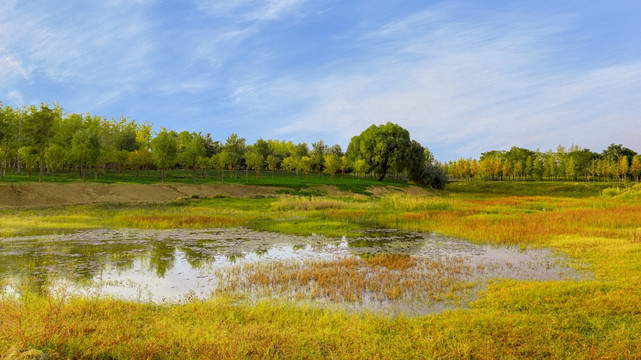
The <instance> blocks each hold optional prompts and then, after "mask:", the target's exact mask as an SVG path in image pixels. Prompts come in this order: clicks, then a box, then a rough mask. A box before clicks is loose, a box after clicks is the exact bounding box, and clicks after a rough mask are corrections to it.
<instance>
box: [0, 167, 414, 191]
mask: <svg viewBox="0 0 641 360" xmlns="http://www.w3.org/2000/svg"><path fill="white" fill-rule="evenodd" d="M168 174H169V176H168V178H167V179H165V183H176V184H193V183H194V180H193V176H192V172H191V171H186V170H172V171H168ZM221 175H222V174H221V172H220V171H214V170H207V171H205V172H201V171H200V170H198V171H197V172H196V183H197V184H221V183H226V184H247V185H260V186H276V187H283V188H289V189H291V191H289V193H292V194H299V192H300V191H301V189H303V190H302V191H303V193H302V195H313V194H314V193H313V192H311V193H310V192H309V189H306V188H308V187H310V186H314V185H334V186H336V187H338V189H339V190H342V191H349V192H353V193H360V194H365V193H366V188H367V187H368V186H380V185H381V184H383V185H392V186H397V187H406V186H407V181H405V180H396V179H394V178H393V177H392V176H390V175H388V176H387V178H386V179H385V180H384V181H383V182H382V183H381V182H378V181H377V179H376V178H374V177H368V178H362V177H356V176H354V175H345V176H341V175H340V174H337V175H336V176H335V177H334V179H331V178H330V176H329V175H327V174H318V173H310V174H308V175H307V176H305V174H304V173H303V172H300V173H299V174H298V175H296V173H294V172H291V173H288V172H285V171H273V172H272V171H263V172H261V173H260V176H259V177H257V176H256V173H255V172H254V171H248V172H246V171H244V170H234V171H230V170H226V171H225V172H224V176H221ZM43 180H44V181H45V182H47V183H56V184H67V183H78V182H82V177H80V176H79V175H78V174H77V173H75V172H73V173H67V172H64V173H60V174H56V176H55V180H54V179H53V175H51V174H47V175H45V176H44V178H43ZM30 182H38V174H35V173H34V174H32V176H31V177H29V176H28V175H27V174H26V173H24V172H23V173H22V174H21V175H14V174H8V175H6V176H5V178H4V183H7V184H15V183H30ZM86 182H88V183H98V184H159V183H160V182H161V176H160V171H157V170H152V171H149V172H148V173H147V172H145V171H142V172H140V174H139V175H137V174H136V172H134V171H126V172H124V174H120V173H114V172H107V173H106V174H101V173H100V172H97V173H91V174H87V178H86Z"/></svg>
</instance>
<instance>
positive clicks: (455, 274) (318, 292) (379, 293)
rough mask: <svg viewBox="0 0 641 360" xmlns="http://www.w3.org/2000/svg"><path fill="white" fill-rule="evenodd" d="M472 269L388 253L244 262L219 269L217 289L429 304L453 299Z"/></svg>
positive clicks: (455, 261)
mask: <svg viewBox="0 0 641 360" xmlns="http://www.w3.org/2000/svg"><path fill="white" fill-rule="evenodd" d="M475 271H477V269H473V268H471V267H470V266H469V265H467V264H466V263H465V262H464V260H463V259H460V258H442V259H434V260H430V259H426V258H415V257H412V256H408V255H393V254H381V255H375V256H370V257H367V258H365V259H363V258H360V257H356V256H349V257H341V258H336V259H320V260H306V261H279V262H276V263H250V264H244V265H240V266H236V267H233V268H230V269H225V270H221V271H220V272H219V273H218V274H217V276H218V277H219V279H220V286H219V288H218V290H217V291H218V292H222V293H249V294H254V295H258V296H270V297H274V296H276V297H284V298H287V299H296V300H303V299H304V300H326V301H331V302H335V303H344V302H347V303H363V302H364V301H370V302H371V301H376V302H383V301H390V300H402V301H404V302H407V303H416V302H423V303H431V302H434V301H443V300H445V299H457V298H458V296H459V295H460V294H461V292H462V291H463V290H464V289H465V288H466V286H462V285H461V284H463V283H464V280H465V279H468V278H469V277H470V276H471V275H472V274H473V273H474V272H475Z"/></svg>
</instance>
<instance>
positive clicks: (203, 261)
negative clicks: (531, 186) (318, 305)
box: [0, 228, 579, 312]
mask: <svg viewBox="0 0 641 360" xmlns="http://www.w3.org/2000/svg"><path fill="white" fill-rule="evenodd" d="M0 245H1V246H0V291H3V292H5V293H11V292H21V291H25V290H28V291H32V292H38V293H50V292H52V291H54V292H55V291H58V290H59V289H61V288H64V289H66V290H67V291H71V292H77V293H81V294H90V295H96V296H105V295H108V296H114V297H119V298H125V299H130V300H137V301H155V302H160V301H178V300H180V299H181V298H184V297H185V296H197V297H207V296H210V294H211V293H212V292H216V291H219V290H220V289H226V288H230V289H234V290H235V291H237V290H243V291H247V292H250V293H251V292H254V293H257V292H256V291H255V290H256V289H253V288H250V287H245V288H243V287H237V288H235V287H233V286H232V287H230V284H231V283H230V282H231V281H236V282H238V283H242V282H244V281H245V280H246V279H244V278H243V276H245V275H246V274H249V272H248V271H249V270H247V269H250V268H251V269H250V270H251V271H253V272H254V273H255V274H256V275H252V276H257V277H261V276H264V274H272V275H270V276H272V277H277V275H278V276H280V273H282V272H283V271H286V270H287V269H289V270H287V271H290V272H292V273H297V272H304V271H306V270H307V268H305V266H310V265H309V264H310V263H309V261H312V262H314V261H316V263H313V264H316V265H314V266H321V267H325V268H326V269H327V266H328V264H329V265H331V266H334V265H332V264H334V263H335V264H339V265H340V266H345V264H346V263H345V261H347V263H349V264H351V263H352V262H353V260H349V259H350V258H354V259H361V262H360V263H354V264H357V265H353V266H352V265H350V266H352V267H351V268H349V269H348V270H349V271H352V270H354V266H364V265H363V264H365V265H367V266H370V267H369V268H368V267H364V268H363V269H360V268H355V270H354V271H355V272H354V274H360V273H363V274H364V275H363V276H369V277H372V276H373V275H372V274H374V273H375V272H376V271H379V270H380V269H381V268H380V267H376V266H374V265H371V264H375V262H372V258H373V257H376V256H379V255H380V254H396V255H402V256H404V257H406V258H407V259H410V260H411V262H412V263H413V264H414V263H415V264H419V265H420V266H419V265H417V266H415V267H412V268H408V269H409V270H407V269H405V270H403V271H407V274H408V275H407V276H405V275H403V276H401V277H398V276H397V275H394V276H392V277H390V276H389V274H382V275H380V274H379V275H380V276H383V277H381V279H382V278H385V279H397V280H393V281H398V282H399V284H401V283H404V284H407V281H408V280H407V279H408V278H409V276H410V275H411V276H413V277H414V278H416V279H420V278H422V277H425V276H427V275H429V274H431V272H429V271H432V270H433V269H428V267H430V266H432V267H433V266H434V264H438V263H439V262H440V264H441V265H443V264H445V265H447V264H450V265H451V264H453V263H452V261H454V262H455V263H456V264H459V265H456V266H457V268H461V269H463V270H461V271H463V272H465V274H463V273H461V274H458V275H457V274H455V275H456V276H457V277H456V278H455V279H454V280H456V281H468V282H469V281H474V282H475V283H477V284H478V283H481V284H482V283H483V282H484V281H487V280H488V279H491V278H497V277H503V278H505V277H507V278H515V279H534V280H555V279H564V278H578V277H579V275H578V274H576V273H575V272H574V271H572V270H571V269H569V268H567V267H565V266H563V263H564V262H565V261H566V260H565V259H560V258H557V257H554V256H552V254H551V253H550V252H549V251H547V250H527V251H522V250H520V249H517V248H513V247H491V246H482V245H474V244H471V243H469V242H465V241H461V240H456V239H451V238H444V237H440V236H435V235H430V234H415V233H406V232H398V231H378V232H376V233H374V232H372V233H368V234H365V235H364V236H362V237H360V238H356V239H350V240H347V239H345V238H342V239H328V238H324V237H321V236H311V237H302V236H287V235H282V234H276V233H267V232H255V231H251V230H248V229H244V228H235V229H210V230H162V231H161V230H132V229H122V230H91V231H84V232H79V233H76V234H67V235H53V236H29V237H13V238H5V239H2V240H1V241H0ZM404 257H400V258H398V259H401V260H402V259H404ZM398 259H396V260H398ZM396 260H395V261H396ZM318 261H321V262H323V261H324V263H318ZM350 261H351V262H350ZM403 261H405V260H403ZM396 263H397V262H395V263H394V264H396ZM270 264H271V265H270ZM319 264H320V265H319ZM358 264H360V265H358ZM248 266H249V267H248ZM371 266H374V267H371ZM386 266H387V265H386ZM393 266H395V265H392V267H391V268H389V269H387V268H386V269H384V270H385V271H388V272H390V274H392V273H394V271H398V269H395V268H394V267H393ZM448 266H449V265H448ZM450 268H454V267H450ZM359 269H360V270H359ZM372 269H375V270H376V271H374V270H372ZM434 269H436V270H438V266H437V267H435V268H434ZM348 270H346V272H338V273H337V274H335V275H334V276H339V277H340V276H346V275H345V274H346V273H347V272H348ZM420 271H423V273H420ZM439 271H440V270H439ZM428 272H429V274H428ZM274 274H276V275H274ZM392 275H393V274H392ZM459 275H460V276H459ZM350 276H357V275H353V274H352V275H350ZM430 276H432V275H430ZM314 281H316V280H314ZM346 281H347V280H346ZM350 281H355V280H353V279H352V280H350ZM385 281H391V280H385ZM452 284H454V285H456V283H454V282H453V283H452ZM232 285H233V284H232ZM250 285H251V284H250ZM419 285H420V286H418V285H416V284H414V285H413V286H414V287H415V288H416V289H418V290H416V291H419V292H420V291H423V290H422V289H423V285H424V284H419ZM428 285H429V284H428ZM279 286H280V285H279ZM283 286H284V285H283ZM399 286H400V285H399ZM457 286H458V285H457ZM266 289H267V290H269V289H271V288H270V287H267V288H266ZM315 289H316V288H315ZM270 291H271V290H270ZM292 291H293V293H292V294H295V298H301V296H302V295H305V292H309V291H311V290H306V289H305V288H302V287H299V288H297V289H294V290H292ZM385 291H389V290H385ZM301 293H303V294H302V295H301ZM265 294H267V293H265V292H261V296H264V295H265ZM374 295H375V294H367V293H364V294H362V296H361V295H360V294H359V296H360V298H359V299H358V301H356V302H359V303H361V304H362V303H363V299H365V300H367V298H368V297H372V296H373V297H374V298H376V299H377V301H372V302H370V303H371V305H367V306H365V307H366V308H369V309H372V308H375V309H379V308H381V307H386V306H388V305H390V301H388V300H386V299H383V300H381V299H380V297H377V296H374ZM419 295H420V294H419ZM403 296H405V297H407V291H405V295H403ZM418 297H419V298H422V295H420V296H418ZM390 299H391V298H390ZM326 300H327V299H326ZM352 305H353V304H352ZM397 305H398V306H397V307H398V308H399V309H401V311H405V310H403V309H405V308H412V307H413V306H414V304H409V303H407V302H406V303H402V304H401V303H399V304H397ZM430 306H432V308H433V309H440V308H442V307H443V306H442V304H432V305H430ZM420 311H421V312H425V309H422V310H420Z"/></svg>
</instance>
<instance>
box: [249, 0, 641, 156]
mask: <svg viewBox="0 0 641 360" xmlns="http://www.w3.org/2000/svg"><path fill="white" fill-rule="evenodd" d="M519 19H520V21H518V20H519ZM542 23H549V25H548V26H545V27H541V24H542ZM571 26H572V23H571V19H568V18H558V19H555V21H553V22H552V23H550V22H549V19H546V21H543V20H542V19H536V18H530V17H528V16H527V15H524V14H513V13H506V14H503V15H501V16H495V17H493V19H492V21H491V23H490V22H484V21H480V22H476V21H469V20H468V21H459V20H454V19H453V18H452V16H451V10H450V9H445V10H442V9H439V10H437V11H426V12H423V13H420V14H415V15H411V16H410V17H408V18H406V19H402V20H400V21H395V22H391V23H388V24H385V25H383V26H381V27H380V28H379V29H377V30H375V31H372V32H371V33H369V34H366V35H364V36H363V37H361V38H360V39H358V40H357V45H358V46H361V47H363V48H366V49H376V50H374V51H373V53H370V54H367V55H368V56H367V57H366V58H365V57H363V58H359V60H360V61H359V62H358V63H357V64H356V66H352V67H350V66H348V65H346V66H345V67H343V66H342V65H344V64H339V65H340V66H337V67H336V68H334V69H333V71H331V72H329V73H324V74H323V75H322V76H319V77H317V78H315V79H312V80H310V79H305V80H304V81H299V80H298V79H296V78H295V77H286V78H282V79H279V80H277V81H271V82H269V83H265V84H261V86H257V87H256V88H262V89H264V91H263V92H262V93H261V94H256V93H255V92H252V93H251V94H250V96H249V97H248V98H247V101H246V102H245V103H244V104H245V105H246V106H256V107H258V108H260V107H261V104H257V103H256V100H255V99H264V100H262V102H267V103H270V104H280V105H281V106H282V108H293V107H296V105H300V104H306V106H304V109H303V110H302V111H299V112H297V113H295V114H293V115H292V116H291V117H289V119H288V121H287V124H286V125H283V126H281V127H279V129H278V130H277V132H276V133H277V134H279V135H282V136H287V135H290V136H291V135H295V134H300V133H310V134H314V135H315V136H319V137H323V138H334V139H336V141H339V142H342V143H343V144H346V143H347V142H348V141H349V137H351V136H353V135H354V134H357V133H359V132H360V131H362V130H363V129H365V128H366V127H367V126H369V125H370V124H372V123H385V122H387V121H391V122H396V123H399V124H400V125H402V126H405V127H407V128H408V129H409V130H410V132H411V134H412V135H413V137H415V138H416V139H418V140H419V141H420V142H422V143H423V144H425V145H428V146H430V147H431V148H433V149H434V150H435V152H436V153H437V156H439V155H440V156H441V157H442V158H446V159H453V158H456V157H459V156H465V157H467V156H477V155H478V154H479V153H480V152H481V151H487V150H489V149H492V148H509V147H510V146H513V145H517V146H527V147H531V148H536V147H542V148H552V147H555V146H556V145H557V144H569V143H572V142H575V143H576V142H579V143H581V145H583V146H588V147H594V148H595V149H599V148H604V147H605V146H607V145H608V144H609V142H608V141H620V142H625V143H626V144H627V145H628V146H632V147H636V148H637V149H641V143H640V141H641V139H639V135H640V134H639V132H638V118H639V114H640V113H641V105H639V104H641V62H631V63H627V64H616V65H612V66H609V67H602V68H595V69H588V70H583V69H581V70H574V69H572V68H560V69H555V66H557V65H558V64H555V63H554V61H555V58H554V55H555V54H556V53H557V52H558V51H560V49H558V48H557V46H558V44H557V43H556V42H557V38H558V37H559V36H561V35H563V32H564V31H565V30H566V29H568V28H569V27H571ZM349 60H350V59H347V61H346V62H348V61H349ZM546 62H547V63H551V64H546ZM557 67H558V66H557ZM291 94H306V95H305V96H300V95H298V96H297V95H295V96H293V97H292V96H291ZM272 106H274V105H272ZM635 124H636V125H635ZM599 128H600V130H599ZM595 131H596V132H595ZM336 133H340V134H341V136H339V137H336V136H335V134H336ZM596 134H602V135H603V134H607V135H608V136H607V137H604V136H600V135H596ZM635 134H636V135H635Z"/></svg>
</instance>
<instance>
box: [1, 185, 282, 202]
mask: <svg viewBox="0 0 641 360" xmlns="http://www.w3.org/2000/svg"><path fill="white" fill-rule="evenodd" d="M277 190H278V188H275V187H267V186H249V185H237V184H225V185H221V184H203V185H186V184H153V185H146V184H51V183H28V184H5V185H0V207H35V206H54V205H75V204H91V203H129V204H145V203H160V202H168V201H173V200H176V199H179V198H184V197H192V196H198V197H214V196H221V195H222V196H231V197H244V196H252V195H275V194H276V191H277Z"/></svg>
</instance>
